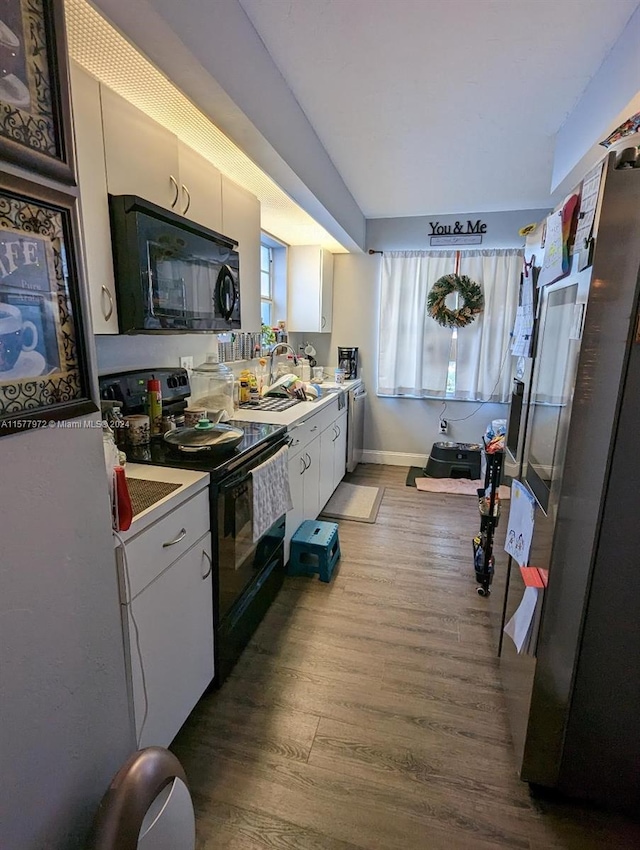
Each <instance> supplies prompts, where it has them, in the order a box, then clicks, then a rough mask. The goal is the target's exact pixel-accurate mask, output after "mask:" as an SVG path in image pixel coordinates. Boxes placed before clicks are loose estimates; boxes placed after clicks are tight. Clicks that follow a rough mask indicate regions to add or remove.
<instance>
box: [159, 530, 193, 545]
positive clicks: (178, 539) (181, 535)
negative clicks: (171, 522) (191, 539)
mask: <svg viewBox="0 0 640 850" xmlns="http://www.w3.org/2000/svg"><path fill="white" fill-rule="evenodd" d="M186 536H187V529H186V528H181V529H180V534H179V535H178V536H177V537H176V538H175V540H169V542H168V543H163V544H162V548H163V549H167V548H168V547H169V546H175V545H176V543H179V542H180V541H181V540H184V538H185V537H186Z"/></svg>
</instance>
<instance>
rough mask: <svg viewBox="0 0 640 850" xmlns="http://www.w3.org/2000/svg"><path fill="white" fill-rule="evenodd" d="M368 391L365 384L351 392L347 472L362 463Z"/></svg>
mask: <svg viewBox="0 0 640 850" xmlns="http://www.w3.org/2000/svg"><path fill="white" fill-rule="evenodd" d="M366 397H367V391H366V390H365V388H364V385H363V384H359V385H358V386H357V387H353V388H352V389H350V390H349V402H348V403H349V407H348V411H349V413H348V416H349V419H348V427H347V472H353V470H354V469H355V468H356V466H357V465H358V464H359V463H360V462H361V461H362V448H363V445H364V403H365V399H366Z"/></svg>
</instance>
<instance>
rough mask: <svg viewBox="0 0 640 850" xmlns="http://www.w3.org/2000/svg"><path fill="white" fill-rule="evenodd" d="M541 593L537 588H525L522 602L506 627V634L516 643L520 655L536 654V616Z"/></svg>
mask: <svg viewBox="0 0 640 850" xmlns="http://www.w3.org/2000/svg"><path fill="white" fill-rule="evenodd" d="M540 592H541V591H540V590H539V589H538V588H537V587H525V589H524V594H523V596H522V602H521V603H520V605H518V607H517V608H516V610H515V612H514V614H513V617H512V618H511V619H510V620H509V622H508V623H507V625H506V626H505V627H504V632H505V634H507V635H509V637H510V638H511V640H512V641H513V642H514V643H515V645H516V649H517V650H518V652H519V653H527V654H531V655H533V654H534V651H535V643H536V639H537V634H536V631H537V630H536V628H535V626H536V623H535V614H536V608H537V607H538V594H539V593H540Z"/></svg>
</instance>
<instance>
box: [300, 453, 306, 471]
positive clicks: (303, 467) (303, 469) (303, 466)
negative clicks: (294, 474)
mask: <svg viewBox="0 0 640 850" xmlns="http://www.w3.org/2000/svg"><path fill="white" fill-rule="evenodd" d="M300 463H301V464H302V469H301V470H300V475H304V474H305V472H306V471H307V464H306V463H305V462H304V458H303V457H302V455H300Z"/></svg>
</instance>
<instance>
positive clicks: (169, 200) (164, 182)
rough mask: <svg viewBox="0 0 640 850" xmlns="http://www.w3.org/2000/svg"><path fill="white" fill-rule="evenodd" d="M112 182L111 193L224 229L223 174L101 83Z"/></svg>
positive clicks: (107, 161) (107, 154) (105, 146)
mask: <svg viewBox="0 0 640 850" xmlns="http://www.w3.org/2000/svg"><path fill="white" fill-rule="evenodd" d="M101 96H102V120H103V127H104V148H105V158H106V167H107V186H108V189H109V192H111V194H112V195H138V196H139V197H140V198H144V199H145V200H147V201H151V202H152V203H154V204H158V206H161V207H165V208H166V209H168V210H171V211H173V212H175V213H177V214H178V215H183V216H185V217H186V218H189V219H191V221H197V222H198V223H199V224H203V225H204V226H205V227H209V228H210V229H211V230H215V231H216V232H218V233H219V232H220V230H221V224H222V189H221V175H220V172H219V171H218V169H217V168H216V167H215V166H214V165H212V164H211V163H210V162H209V160H208V159H205V158H204V157H203V156H200V154H199V153H197V152H196V151H194V150H193V148H190V147H189V146H188V145H186V144H184V142H181V141H180V139H178V137H177V136H175V135H174V134H173V133H171V132H170V131H169V130H167V129H166V128H165V127H163V126H162V125H161V124H158V123H157V122H155V121H153V120H152V119H151V118H149V116H148V115H145V113H144V112H142V111H141V110H140V109H138V108H137V107H135V106H133V105H132V104H131V103H129V101H127V100H125V99H124V98H123V97H120V95H118V94H116V93H115V92H114V91H112V90H111V89H110V88H107V87H106V86H101Z"/></svg>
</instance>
